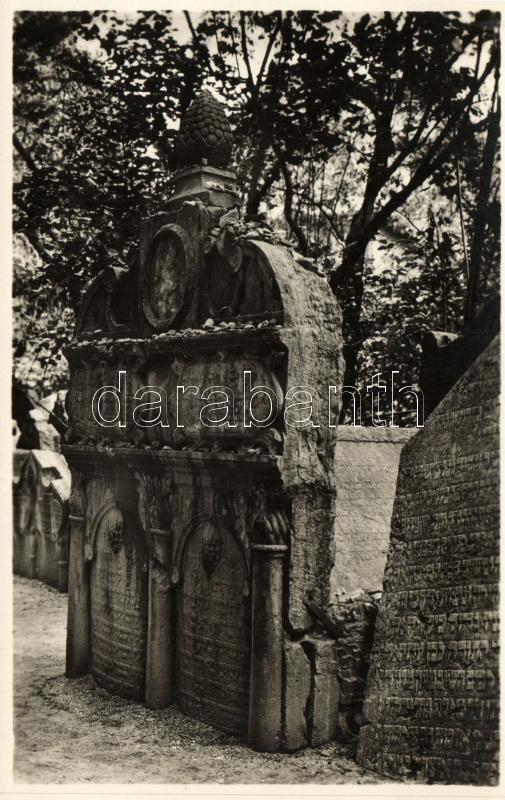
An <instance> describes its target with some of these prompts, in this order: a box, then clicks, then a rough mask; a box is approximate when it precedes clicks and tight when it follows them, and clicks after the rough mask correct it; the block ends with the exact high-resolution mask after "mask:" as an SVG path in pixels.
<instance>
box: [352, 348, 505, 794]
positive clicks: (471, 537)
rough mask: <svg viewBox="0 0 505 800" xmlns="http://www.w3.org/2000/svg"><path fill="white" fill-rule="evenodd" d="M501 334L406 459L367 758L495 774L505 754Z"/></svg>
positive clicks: (465, 775) (458, 779) (378, 643)
mask: <svg viewBox="0 0 505 800" xmlns="http://www.w3.org/2000/svg"><path fill="white" fill-rule="evenodd" d="M499 364H500V358H499V340H498V339H497V338H496V339H495V340H493V342H492V343H491V344H490V345H489V347H488V348H487V349H486V350H485V351H484V353H482V354H481V355H480V357H479V358H478V359H477V360H476V361H475V362H474V364H473V365H472V366H471V367H470V368H469V369H468V371H467V372H466V373H465V374H464V375H463V376H462V377H461V378H460V380H459V381H458V382H457V383H456V384H455V386H454V387H453V388H452V390H451V391H450V392H449V394H448V395H447V396H446V397H445V398H444V400H442V402H441V403H440V404H439V405H438V406H437V408H436V409H435V411H434V412H433V414H432V415H431V416H430V418H429V419H428V421H427V423H426V427H425V429H424V430H423V431H422V432H421V433H419V434H418V435H417V436H415V437H414V438H413V439H412V440H411V441H410V442H409V443H408V444H407V445H406V446H405V448H404V450H403V452H402V456H401V461H400V473H399V479H398V486H397V493H396V500H395V506H394V510H393V520H392V529H391V545H390V551H389V556H388V562H387V566H386V574H385V581H384V595H383V598H382V601H381V605H380V610H379V617H378V622H377V627H376V632H375V643H374V648H373V651H372V662H371V667H370V671H369V674H368V685H367V696H366V702H365V708H364V714H365V725H364V727H363V728H362V729H361V732H360V741H359V749H358V760H359V762H360V763H361V764H362V765H364V766H366V767H369V768H371V769H375V770H377V771H379V772H381V773H384V774H386V775H391V776H402V777H406V778H412V779H418V780H423V781H429V782H444V783H481V784H493V783H496V782H497V779H498V752H499V742H498V734H499V711H498V708H499V691H498V681H499V663H498V645H499V639H498V578H499V574H498V572H499V461H498V458H499V430H498V423H499V410H498V402H499V388H500V381H499Z"/></svg>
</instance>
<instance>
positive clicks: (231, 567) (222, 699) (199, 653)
mask: <svg viewBox="0 0 505 800" xmlns="http://www.w3.org/2000/svg"><path fill="white" fill-rule="evenodd" d="M181 572H182V574H181V582H180V586H179V590H178V599H177V637H176V639H177V657H176V692H177V699H178V703H179V705H180V707H181V708H182V710H183V711H185V712H187V713H188V714H191V715H192V716H195V717H199V718H200V719H203V720H205V721H206V722H210V723H212V724H213V725H216V726H217V727H219V728H222V729H223V730H226V731H229V732H230V733H234V734H237V735H245V734H246V733H247V725H248V718H249V672H250V664H251V655H250V625H251V623H250V601H249V575H248V570H247V565H246V561H245V558H244V554H243V552H242V550H241V548H240V547H239V545H238V543H237V541H236V540H235V538H234V537H233V536H232V535H231V533H230V532H229V531H228V530H227V529H226V528H224V527H221V526H220V525H218V524H216V523H214V522H212V521H210V520H205V521H201V522H200V523H198V524H197V526H196V527H195V528H194V530H193V533H192V535H191V536H190V537H189V538H188V540H187V543H186V547H185V549H184V553H183V556H182V570H181Z"/></svg>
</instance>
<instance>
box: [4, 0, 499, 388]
mask: <svg viewBox="0 0 505 800" xmlns="http://www.w3.org/2000/svg"><path fill="white" fill-rule="evenodd" d="M497 31H498V18H497V15H496V14H492V13H491V12H485V11H482V12H478V13H477V14H470V13H467V14H465V15H460V14H458V13H446V14H441V13H435V12H422V13H421V12H419V13H418V12H416V13H400V14H392V13H389V12H384V13H381V14H374V15H370V14H366V15H350V14H346V15H343V14H341V13H339V12H331V13H330V12H324V13H321V12H315V11H286V12H280V11H274V12H272V13H265V12H262V11H254V12H241V11H239V12H233V13H232V12H229V11H219V12H217V11H209V12H205V13H204V14H201V15H200V16H198V17H197V16H192V15H191V14H190V13H189V12H183V13H170V12H161V11H151V12H137V13H135V14H131V15H129V16H128V15H119V14H117V13H113V12H95V13H94V14H90V13H87V12H80V13H57V14H55V13H49V12H21V13H18V15H17V17H16V26H15V58H14V78H15V95H14V111H15V128H14V137H15V138H14V145H15V158H16V161H15V166H16V174H15V187H14V199H15V216H14V222H15V230H16V232H17V233H20V234H23V236H24V237H26V239H27V240H28V241H29V242H30V244H31V246H32V247H33V248H34V250H35V251H36V252H37V254H38V256H39V258H40V264H39V265H38V267H37V270H36V271H35V273H36V275H35V273H34V276H33V279H32V278H30V279H29V280H28V279H26V276H24V277H23V279H22V280H20V281H18V288H17V289H16V291H17V297H18V298H19V300H20V302H21V300H22V302H23V303H25V304H26V308H27V309H35V308H37V305H36V301H37V298H38V297H40V298H43V299H44V300H43V302H45V310H46V311H47V313H53V314H54V315H55V317H58V318H63V312H62V309H68V311H65V315H66V316H65V319H70V317H71V316H72V311H71V309H75V308H76V306H77V305H78V303H79V299H80V297H81V296H82V292H83V288H84V286H85V284H86V283H87V282H88V281H89V279H90V277H92V276H93V275H94V274H96V273H97V272H98V271H99V270H101V269H102V268H103V267H104V266H105V265H106V264H110V263H115V264H127V263H129V261H130V259H131V258H132V257H133V253H134V252H135V247H136V245H137V236H138V233H137V232H138V228H139V223H140V220H141V218H142V217H144V216H146V215H147V214H149V213H151V212H152V211H153V210H154V209H155V208H156V207H157V206H159V204H161V203H162V202H163V199H164V198H165V197H166V195H167V192H168V188H169V180H170V176H171V174H172V171H173V170H174V168H175V158H174V143H175V136H176V130H177V123H178V120H179V118H180V115H181V113H183V112H184V110H185V109H186V108H187V106H188V105H189V103H190V101H191V99H192V97H193V96H194V94H195V93H196V91H198V89H199V88H201V87H202V86H205V87H207V88H210V89H211V90H213V91H214V92H215V93H217V94H218V95H219V96H220V97H221V98H222V99H223V100H224V101H225V102H226V105H227V108H228V114H229V117H230V121H231V123H232V126H233V129H234V132H235V138H236V162H237V164H236V167H237V172H238V176H239V180H240V185H241V190H242V193H243V199H244V204H245V207H246V209H247V213H249V214H252V215H254V214H257V213H258V212H259V211H260V210H261V209H262V208H263V207H265V205H266V207H267V209H268V210H269V212H270V215H271V217H272V218H273V219H274V220H275V221H276V225H277V226H278V227H279V228H280V229H282V230H283V232H284V233H285V235H288V236H291V237H293V238H294V240H295V241H296V243H297V246H298V248H299V249H300V250H301V251H302V252H304V254H305V255H308V256H311V257H314V258H317V259H319V260H320V261H321V263H322V264H323V265H324V266H325V268H326V270H327V272H328V276H329V280H330V283H331V286H332V288H333V290H334V291H335V293H336V294H337V296H338V298H339V300H340V302H341V305H342V307H343V313H344V334H345V339H346V350H345V356H346V363H347V371H346V383H355V384H357V385H359V383H360V381H363V380H366V377H365V372H366V374H368V375H369V374H370V371H369V367H371V368H372V370H373V372H377V371H378V369H379V367H380V365H381V364H384V365H385V366H387V365H391V364H394V365H395V369H396V368H400V369H401V372H402V377H403V376H405V380H406V382H408V383H411V382H412V381H414V380H415V373H416V370H417V366H418V351H419V346H418V341H419V332H420V330H424V329H427V328H433V327H436V328H450V329H451V330H454V331H461V330H462V327H463V324H464V311H465V302H466V298H467V283H468V274H467V273H468V270H469V269H470V268H472V269H477V268H478V269H477V272H478V282H477V283H478V286H477V292H476V302H474V304H473V307H472V308H471V309H470V312H469V313H470V315H475V314H476V313H477V312H478V310H479V308H480V307H481V305H482V302H483V300H484V299H486V298H487V297H488V296H489V295H490V294H492V293H493V292H496V291H497V274H498V270H497V263H498V253H499V214H500V209H499V192H498V185H499V175H498V163H497V155H496V152H497V147H496V142H495V144H494V151H493V154H492V159H491V168H492V173H491V174H492V179H491V180H490V181H489V180H487V179H486V180H483V172H482V169H483V164H484V160H485V159H484V150H485V145H486V141H487V139H486V131H487V130H488V128H489V121H490V119H491V118H492V115H493V114H495V115H496V114H497V113H498V99H497V92H496V78H497V69H498V66H497V65H498V60H499V56H498V48H499V40H498V32H497ZM488 138H489V137H488ZM491 144H492V143H491ZM490 149H492V148H491V145H489V146H488V150H490ZM487 161H488V162H489V158H488V159H487ZM488 173H489V169H488ZM488 177H489V175H488ZM483 186H484V188H486V187H488V190H487V192H485V191H480V194H479V187H480V188H481V189H482V187H483ZM482 195H485V197H484V206H485V211H486V215H485V218H486V222H485V224H484V229H483V231H482V230H481V231H480V232H477V235H478V236H479V237H480V236H481V233H482V247H479V252H478V253H477V254H474V253H472V251H471V245H472V240H473V239H475V236H476V230H477V229H476V227H475V220H476V218H477V216H479V214H480V217H482V209H483V207H484V206H482V203H480V206H479V209H478V208H477V206H478V197H481V196H482ZM481 199H482V197H481ZM403 215H406V217H407V220H406V218H405V216H403ZM409 220H410V221H409ZM413 220H415V223H414V224H412V221H413ZM481 228H482V226H481ZM381 239H383V240H384V241H383V242H381V241H380V240H381ZM479 241H480V239H479ZM380 248H383V249H380ZM372 250H373V252H374V258H373V259H370V258H369V255H370V252H371V251H372ZM474 256H475V257H474ZM476 260H477V261H478V262H479V263H477V267H475V263H474V262H475V261H476ZM37 281H38V282H39V284H38V285H37ZM35 289H37V292H36V293H35V294H34V291H35ZM467 305H468V303H467ZM29 335H31V336H35V338H37V335H38V334H35V333H31V334H29ZM44 352H45V351H44V350H41V353H44ZM22 358H25V356H22ZM41 363H42V359H41ZM371 365H373V366H371ZM42 372H43V369H42ZM41 374H42V373H41ZM48 374H50V371H46V373H45V376H44V380H47V375H48ZM32 376H33V372H32Z"/></svg>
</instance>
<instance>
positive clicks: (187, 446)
mask: <svg viewBox="0 0 505 800" xmlns="http://www.w3.org/2000/svg"><path fill="white" fill-rule="evenodd" d="M231 146H232V141H231V133H230V128H229V125H228V122H227V120H226V116H225V115H224V113H223V109H222V107H221V106H220V104H219V103H218V102H217V101H216V100H215V99H214V98H213V97H212V96H211V95H210V94H208V93H205V92H204V93H202V94H201V95H199V96H198V97H197V98H196V99H195V100H194V101H193V103H192V105H191V106H190V108H189V110H188V112H187V114H186V116H185V118H184V119H183V121H182V123H181V128H180V131H179V137H178V143H177V158H178V163H179V169H178V171H177V172H176V173H175V176H174V180H173V191H172V194H171V196H170V198H169V200H168V202H167V203H166V204H165V206H164V207H163V208H162V209H161V210H160V212H159V213H158V214H156V215H155V216H154V217H152V218H150V219H149V220H147V222H146V223H145V225H144V228H143V231H142V232H141V242H140V252H139V258H138V260H136V261H135V263H132V264H131V266H130V267H129V268H128V269H125V268H124V267H122V266H116V265H114V264H111V265H110V266H109V267H108V268H107V269H106V270H104V272H102V273H101V274H100V275H99V276H98V278H97V279H96V280H95V281H94V283H93V284H92V286H91V287H90V289H89V291H88V292H87V294H86V296H85V298H84V300H83V304H82V308H81V312H80V315H79V320H78V325H77V330H76V334H75V338H74V341H73V342H72V344H71V346H70V347H69V349H68V352H67V357H68V360H69V362H70V365H71V385H70V390H69V394H68V398H67V403H68V410H69V439H68V442H69V443H68V444H67V445H66V446H65V448H64V452H65V455H66V457H67V459H68V461H69V464H70V467H71V470H72V476H73V491H72V496H71V500H70V505H71V550H70V582H69V608H68V635H67V675H69V676H78V675H82V674H85V673H87V672H91V673H92V675H93V676H94V677H95V679H96V681H97V682H98V683H99V684H100V685H101V686H103V687H105V688H107V689H108V690H110V691H113V692H116V693H118V694H120V695H123V696H126V697H130V698H134V699H137V700H140V701H144V702H146V703H147V704H148V705H149V706H152V707H156V708H161V707H164V706H167V705H168V704H170V703H177V704H178V705H179V706H180V708H181V709H182V710H183V711H185V712H187V713H188V714H191V715H194V716H197V717H199V718H201V719H203V720H206V721H208V722H211V723H213V724H215V725H217V726H219V727H221V728H223V729H224V730H227V731H231V732H232V733H235V734H238V735H239V736H241V737H243V738H245V739H247V741H248V742H249V743H250V744H251V745H252V746H254V747H256V748H258V749H263V750H277V749H279V748H285V749H296V748H298V747H302V746H304V745H306V744H311V743H314V744H315V743H318V742H321V741H325V740H327V739H330V738H332V737H333V735H334V733H335V729H336V720H337V713H338V684H337V679H336V675H335V643H334V642H333V641H332V640H331V639H328V638H327V637H326V636H325V635H324V632H322V631H321V630H320V628H317V625H315V624H314V620H313V617H312V615H311V613H310V611H309V609H308V606H307V603H309V602H310V603H315V604H316V605H317V606H319V607H323V608H324V607H325V606H326V605H327V604H328V601H329V596H330V573H331V568H332V564H333V561H334V557H333V548H334V537H333V525H334V516H335V480H334V474H333V463H334V455H335V441H336V428H333V427H329V425H328V410H327V404H328V386H329V385H333V384H337V385H338V382H339V379H340V376H341V360H340V358H341V357H340V343H341V338H340V311H339V308H338V305H337V303H336V301H335V299H334V297H333V296H332V294H331V291H330V289H329V286H328V283H327V281H326V280H325V278H324V277H323V276H321V275H319V274H317V271H315V268H314V266H313V265H312V264H311V263H310V262H305V264H304V263H303V262H302V261H301V259H300V258H299V257H297V256H296V255H295V254H293V253H292V251H291V248H290V246H289V243H286V242H282V241H280V240H279V239H278V238H277V237H276V236H275V235H274V233H273V231H272V229H271V228H270V227H269V226H268V225H267V224H266V223H264V222H261V221H260V222H258V221H256V222H254V221H249V222H247V221H244V220H243V218H242V217H241V216H240V214H239V212H238V207H239V198H238V193H237V184H236V178H235V175H234V174H233V172H232V171H230V170H229V168H228V163H229V160H230V155H231ZM120 372H123V373H124V374H123V382H120V380H119V378H120V376H119V373H120ZM244 373H250V375H249V378H247V380H246V383H245V384H244V380H245V379H244ZM249 379H250V381H251V385H252V386H254V387H259V386H261V387H262V389H261V390H259V391H257V392H256V395H255V398H254V402H252V401H251V398H250V392H249V384H248V380H249ZM302 385H303V386H305V387H313V393H314V395H313V396H314V406H313V415H312V420H311V422H309V423H308V424H306V425H304V426H301V425H295V424H291V425H289V424H287V422H286V417H285V412H286V411H287V406H288V405H290V404H291V403H292V402H295V400H294V398H291V399H290V395H288V390H289V388H290V387H294V386H302ZM105 386H106V387H107V389H106V392H105V394H104V395H103V396H102V395H100V396H101V397H102V399H103V402H101V405H99V407H96V408H95V412H96V413H97V414H102V421H107V422H106V425H105V426H104V425H102V424H98V422H97V420H96V417H95V418H94V417H93V415H92V406H93V403H94V402H95V405H96V392H97V390H99V389H100V387H105ZM114 387H116V388H114ZM149 387H151V389H149ZM152 387H158V388H157V392H158V394H157V395H156V393H155V392H153V391H152ZM160 387H161V388H160ZM182 387H184V389H183V390H182V391H181V388H182ZM218 387H220V388H222V387H228V388H229V389H231V390H232V392H233V395H234V396H233V398H232V401H231V405H232V406H234V419H233V421H232V423H231V424H230V425H224V426H223V425H218V424H213V422H215V423H217V422H218V418H221V415H222V407H221V408H216V407H214V416H207V417H206V418H205V420H206V421H204V418H203V417H202V416H201V413H203V411H204V408H203V406H204V404H203V403H202V399H205V404H208V403H209V402H214V403H216V402H217V401H218V400H220V401H221V404H222V402H223V393H222V392H221V394H214V395H209V394H207V396H206V398H202V396H201V395H202V393H203V392H204V390H206V389H214V390H215V389H217V388H218ZM135 395H137V397H136V398H135ZM156 397H158V398H159V408H156V403H155V402H154V401H155V398H156ZM227 397H228V396H227ZM302 397H303V398H305V399H306V398H307V395H303V396H302ZM94 398H95V401H94ZM177 399H178V400H179V404H178V403H177ZM228 399H229V398H228ZM301 399H302V398H301V397H300V396H298V400H299V401H300V402H301ZM149 401H150V402H151V403H152V406H153V405H154V408H153V407H152V406H151V409H150V410H149V409H147V408H145V409H144V412H142V413H143V416H142V413H141V412H139V410H138V406H139V404H140V403H141V402H144V403H148V402H149ZM251 409H252V410H253V411H254V415H255V417H256V419H257V420H267V421H266V422H264V424H263V427H258V426H254V425H251V426H249V425H248V421H250V419H249V418H248V419H247V420H246V417H248V415H247V412H248V411H249V410H251ZM270 410H272V413H271V414H270ZM333 410H334V412H335V413H338V408H334V409H333ZM155 412H156V413H155ZM216 412H219V413H216ZM139 413H140V414H141V415H140V416H139ZM134 414H136V415H137V416H136V417H134ZM244 414H245V415H246V417H245V416H244ZM306 415H307V406H306V405H305V407H304V411H303V412H300V413H299V414H298V416H297V415H296V412H294V413H293V415H292V416H291V417H288V419H289V420H290V421H291V422H292V423H293V422H296V420H297V419H300V418H302V417H303V418H304V417H305V416H306ZM227 422H230V420H229V418H228V419H227Z"/></svg>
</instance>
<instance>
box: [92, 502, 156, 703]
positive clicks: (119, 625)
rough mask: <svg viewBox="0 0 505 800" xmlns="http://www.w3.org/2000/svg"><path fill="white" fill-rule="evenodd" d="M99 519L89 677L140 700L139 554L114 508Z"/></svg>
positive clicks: (142, 591) (143, 617)
mask: <svg viewBox="0 0 505 800" xmlns="http://www.w3.org/2000/svg"><path fill="white" fill-rule="evenodd" d="M97 516H99V517H100V521H99V522H98V526H97V529H96V533H95V540H94V558H93V562H92V565H91V580H90V589H91V593H90V594H91V615H90V618H91V636H90V644H91V653H90V655H91V672H92V674H93V675H94V677H95V679H96V680H97V682H98V683H99V684H100V686H103V687H104V688H105V689H108V690H109V691H111V692H115V693H116V694H120V695H121V696H123V697H130V698H132V699H135V700H142V699H143V697H144V683H145V659H146V642H147V574H146V572H145V571H144V563H143V554H142V552H141V551H140V548H139V547H138V545H137V538H136V537H135V535H132V533H134V532H132V531H131V530H128V522H127V521H126V519H123V515H122V514H121V512H120V510H119V509H118V507H117V506H116V505H112V506H111V507H110V508H109V509H108V510H107V511H106V513H105V514H100V512H99V515H97ZM130 524H132V523H131V522H130Z"/></svg>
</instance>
